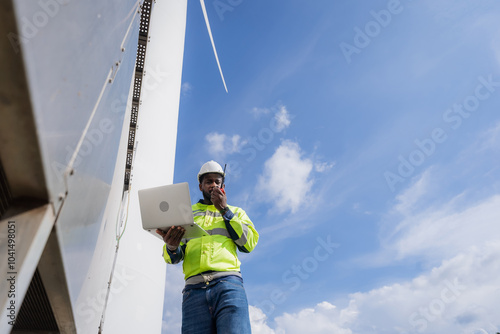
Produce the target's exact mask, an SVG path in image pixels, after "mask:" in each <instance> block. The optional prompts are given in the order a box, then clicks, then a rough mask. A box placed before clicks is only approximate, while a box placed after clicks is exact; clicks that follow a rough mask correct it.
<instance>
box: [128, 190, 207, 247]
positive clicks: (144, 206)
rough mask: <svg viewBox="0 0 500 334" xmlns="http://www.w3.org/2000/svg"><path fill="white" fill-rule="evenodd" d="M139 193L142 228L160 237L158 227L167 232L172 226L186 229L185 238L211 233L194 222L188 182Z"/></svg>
mask: <svg viewBox="0 0 500 334" xmlns="http://www.w3.org/2000/svg"><path fill="white" fill-rule="evenodd" d="M138 195H139V205H140V209H141V219H142V228H143V229H145V230H146V231H149V232H150V233H152V234H153V235H155V236H157V237H158V238H160V239H161V236H160V235H159V234H158V233H156V229H160V230H163V231H165V232H167V231H168V229H169V228H170V227H171V226H182V227H183V228H184V229H186V233H184V236H183V238H185V239H191V238H198V237H202V236H206V235H209V234H208V233H207V231H205V230H204V229H202V228H201V227H200V226H199V225H197V224H196V223H195V222H194V219H193V210H192V208H191V196H190V195H189V185H188V183H187V182H183V183H176V184H170V185H166V186H161V187H155V188H148V189H142V190H139V191H138Z"/></svg>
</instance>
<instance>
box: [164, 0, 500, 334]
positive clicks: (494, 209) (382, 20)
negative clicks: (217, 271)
mask: <svg viewBox="0 0 500 334" xmlns="http://www.w3.org/2000/svg"><path fill="white" fill-rule="evenodd" d="M206 5H207V10H208V15H209V17H210V21H211V26H212V32H213V34H214V39H215V43H216V46H217V50H218V53H219V59H220V61H221V65H222V69H223V71H224V75H225V79H226V83H227V86H228V90H229V93H226V92H225V90H224V88H223V85H222V81H221V79H220V76H219V73H218V68H217V65H216V63H215V59H214V56H213V52H212V47H211V44H210V40H209V38H208V34H207V31H206V27H205V23H204V19H203V15H202V12H201V9H200V4H199V2H198V1H191V2H189V3H188V20H187V30H186V44H185V57H184V68H183V79H182V82H183V89H182V94H181V95H182V96H181V103H180V111H179V125H178V138H177V152H176V165H175V175H174V182H185V181H188V182H189V183H190V188H191V193H192V197H193V201H197V199H198V198H199V191H198V187H197V183H196V174H197V172H198V170H199V168H200V166H201V164H203V163H204V162H206V161H208V160H211V159H214V160H216V161H218V162H219V163H221V164H222V165H223V164H224V163H227V164H228V177H227V180H226V187H227V188H226V189H227V195H228V201H229V203H230V204H232V205H236V206H240V207H242V208H243V209H245V210H246V211H247V213H248V215H249V216H250V218H251V219H252V220H253V222H254V224H255V226H256V228H257V230H258V231H259V232H260V240H259V244H258V246H257V248H256V249H255V251H254V252H252V253H251V254H241V256H240V259H241V261H242V272H243V275H244V279H245V286H246V290H247V294H248V298H249V303H250V310H251V318H252V326H253V332H254V333H305V332H307V333H464V334H465V333H467V334H475V333H488V334H490V333H495V332H496V331H500V323H499V320H498V319H499V317H498V304H497V303H495V302H497V301H498V299H499V298H500V289H499V287H500V275H499V272H500V257H499V256H498V254H499V251H500V237H499V236H500V224H499V218H500V212H499V210H498V208H499V207H500V182H499V176H500V170H499V160H498V156H499V147H500V146H499V141H500V67H499V65H500V23H499V22H500V21H499V20H498V17H499V14H500V4H498V3H497V2H496V1H481V2H472V1H459V0H440V1H430V0H428V1H424V0H413V1H409V0H401V1H395V0H390V1H363V2H362V1H356V2H354V1H324V0H323V1H321V0H320V1H308V2H305V1H296V0H290V1H286V2H269V1H261V0H254V1H247V0H242V1H227V0H221V1H215V2H211V1H207V2H206ZM216 5H219V6H222V7H219V9H218V10H217V9H216ZM224 9H226V10H224ZM325 245H326V246H325ZM182 285H183V281H182V268H181V267H180V266H169V267H168V268H167V284H166V293H165V297H166V299H165V310H164V332H165V333H177V332H179V331H180V330H179V328H180V327H179V326H180V303H181V298H180V297H181V294H180V291H181V290H182Z"/></svg>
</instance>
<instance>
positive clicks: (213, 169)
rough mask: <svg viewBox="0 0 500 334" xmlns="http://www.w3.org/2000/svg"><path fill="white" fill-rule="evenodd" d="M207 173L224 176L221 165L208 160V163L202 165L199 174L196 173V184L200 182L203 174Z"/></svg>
mask: <svg viewBox="0 0 500 334" xmlns="http://www.w3.org/2000/svg"><path fill="white" fill-rule="evenodd" d="M207 173H217V174H220V175H222V177H224V176H225V175H224V170H222V167H221V165H219V164H218V163H217V162H215V161H213V160H210V161H209V162H206V163H204V164H203V166H201V168H200V172H199V173H198V182H200V177H201V176H202V175H203V174H207Z"/></svg>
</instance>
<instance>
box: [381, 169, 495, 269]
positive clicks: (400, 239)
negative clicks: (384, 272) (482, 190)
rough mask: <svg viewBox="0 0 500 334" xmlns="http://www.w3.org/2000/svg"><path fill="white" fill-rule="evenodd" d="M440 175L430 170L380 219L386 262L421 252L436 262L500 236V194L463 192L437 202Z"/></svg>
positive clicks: (424, 256)
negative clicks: (475, 195)
mask: <svg viewBox="0 0 500 334" xmlns="http://www.w3.org/2000/svg"><path fill="white" fill-rule="evenodd" d="M438 178H439V175H438V172H437V171H436V170H435V169H434V168H430V169H428V170H426V171H425V172H424V173H423V174H422V175H421V177H420V178H419V179H417V180H416V181H415V183H414V184H412V185H411V186H410V187H409V188H408V189H407V190H405V191H403V192H402V193H401V194H400V195H398V196H397V197H396V199H397V201H398V202H397V203H396V204H395V205H394V207H393V209H392V210H391V212H390V213H389V214H388V215H387V216H386V217H385V218H384V220H383V222H382V227H383V230H382V232H381V239H382V244H383V246H384V247H385V250H384V251H383V252H384V254H386V255H385V256H386V260H387V261H392V260H394V256H395V257H396V259H404V258H407V257H409V256H418V257H423V258H426V259H428V260H429V261H431V262H433V261H434V262H435V261H436V260H437V261H439V260H440V259H443V258H448V257H450V256H453V255H455V254H457V253H458V252H460V251H461V250H462V249H464V247H470V246H474V245H479V244H482V243H483V242H485V241H495V240H499V236H500V224H498V222H499V221H500V210H498V208H500V195H492V196H489V197H486V198H483V199H481V200H477V199H471V198H470V197H472V195H469V194H468V193H467V192H465V193H461V194H458V195H456V196H454V197H452V198H451V199H449V200H447V201H444V202H443V198H440V199H439V201H438V200H437V199H435V198H434V197H433V196H435V195H437V194H438V193H439V189H436V187H438V186H437V185H436V184H437V182H436V180H437V179H438ZM387 254H389V255H387ZM433 259H434V260H433Z"/></svg>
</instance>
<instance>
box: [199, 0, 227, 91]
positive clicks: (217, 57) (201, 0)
mask: <svg viewBox="0 0 500 334" xmlns="http://www.w3.org/2000/svg"><path fill="white" fill-rule="evenodd" d="M200 4H201V10H202V11H203V16H204V17H205V23H206V24H207V30H208V35H209V36H210V41H211V42H212V48H213V49H214V54H215V60H217V66H219V72H220V76H221V78H222V83H223V84H224V88H225V89H226V93H227V86H226V80H224V74H222V68H221V67H220V62H219V56H217V49H216V48H215V43H214V38H213V37H212V29H210V22H209V21H208V15H207V8H206V7H205V1H204V0H200Z"/></svg>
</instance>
